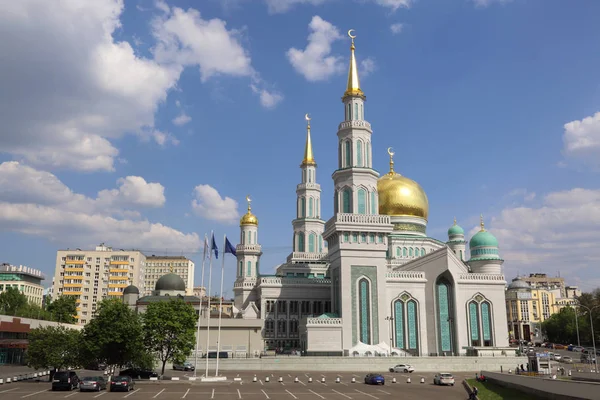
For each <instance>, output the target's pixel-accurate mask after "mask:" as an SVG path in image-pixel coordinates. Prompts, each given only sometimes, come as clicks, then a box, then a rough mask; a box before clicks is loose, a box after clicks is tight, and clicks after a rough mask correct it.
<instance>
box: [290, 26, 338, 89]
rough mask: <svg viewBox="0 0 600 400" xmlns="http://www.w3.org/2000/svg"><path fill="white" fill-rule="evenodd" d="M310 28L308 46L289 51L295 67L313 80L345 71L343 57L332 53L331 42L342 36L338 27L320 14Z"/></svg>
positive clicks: (319, 79)
mask: <svg viewBox="0 0 600 400" xmlns="http://www.w3.org/2000/svg"><path fill="white" fill-rule="evenodd" d="M308 28H309V30H310V34H309V35H308V44H307V46H306V48H305V49H304V50H299V49H296V48H291V49H289V50H288V51H287V57H288V60H289V61H290V63H291V64H292V66H293V67H294V69H295V70H296V71H297V72H298V73H300V74H301V75H303V76H304V77H305V78H306V79H307V80H308V81H311V82H315V81H321V80H325V79H327V78H329V77H330V76H332V75H334V74H337V73H340V72H342V71H344V64H343V61H342V60H343V59H342V57H340V56H334V55H331V44H332V43H333V42H334V41H336V40H339V39H341V38H342V35H341V34H340V32H339V30H338V28H336V27H335V26H334V25H333V24H331V23H330V22H327V21H325V20H324V19H323V18H321V17H319V16H318V15H315V16H314V17H313V18H312V20H311V21H310V24H309V25H308Z"/></svg>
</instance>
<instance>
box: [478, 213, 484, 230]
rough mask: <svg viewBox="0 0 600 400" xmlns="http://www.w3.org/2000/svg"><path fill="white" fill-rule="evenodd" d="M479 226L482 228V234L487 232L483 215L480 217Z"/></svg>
mask: <svg viewBox="0 0 600 400" xmlns="http://www.w3.org/2000/svg"><path fill="white" fill-rule="evenodd" d="M479 225H480V226H481V232H484V231H485V224H484V223H483V214H481V215H480V216H479Z"/></svg>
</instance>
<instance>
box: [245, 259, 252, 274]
mask: <svg viewBox="0 0 600 400" xmlns="http://www.w3.org/2000/svg"><path fill="white" fill-rule="evenodd" d="M246 275H247V276H252V261H248V262H247V263H246Z"/></svg>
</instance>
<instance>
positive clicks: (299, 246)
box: [298, 232, 304, 252]
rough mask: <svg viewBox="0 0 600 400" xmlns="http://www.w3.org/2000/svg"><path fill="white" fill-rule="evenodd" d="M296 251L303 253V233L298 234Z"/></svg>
mask: <svg viewBox="0 0 600 400" xmlns="http://www.w3.org/2000/svg"><path fill="white" fill-rule="evenodd" d="M298 251H299V252H304V233H302V232H300V233H299V234H298Z"/></svg>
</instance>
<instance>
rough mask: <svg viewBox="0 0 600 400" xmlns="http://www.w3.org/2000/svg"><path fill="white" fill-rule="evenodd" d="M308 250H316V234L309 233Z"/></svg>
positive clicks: (312, 251) (311, 251)
mask: <svg viewBox="0 0 600 400" xmlns="http://www.w3.org/2000/svg"><path fill="white" fill-rule="evenodd" d="M308 251H309V253H314V252H315V234H314V233H311V234H310V235H308Z"/></svg>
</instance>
